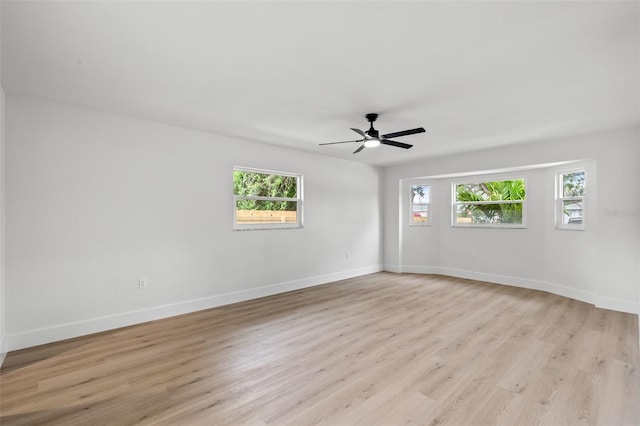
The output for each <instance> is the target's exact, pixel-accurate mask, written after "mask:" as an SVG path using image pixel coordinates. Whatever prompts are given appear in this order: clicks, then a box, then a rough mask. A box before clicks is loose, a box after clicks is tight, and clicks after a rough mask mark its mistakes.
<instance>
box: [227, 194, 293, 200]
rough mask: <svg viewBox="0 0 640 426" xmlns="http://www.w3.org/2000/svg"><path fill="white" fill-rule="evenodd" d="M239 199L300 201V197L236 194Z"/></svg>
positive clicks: (235, 196)
mask: <svg viewBox="0 0 640 426" xmlns="http://www.w3.org/2000/svg"><path fill="white" fill-rule="evenodd" d="M233 197H234V198H235V199H236V201H237V200H256V201H299V200H300V199H299V198H285V197H261V196H252V195H234V196H233Z"/></svg>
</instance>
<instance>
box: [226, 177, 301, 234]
mask: <svg viewBox="0 0 640 426" xmlns="http://www.w3.org/2000/svg"><path fill="white" fill-rule="evenodd" d="M236 171H240V172H248V173H257V174H267V175H277V176H288V177H294V178H296V191H297V197H296V198H289V197H258V196H249V195H235V194H234V195H233V230H234V231H259V230H271V229H301V228H302V227H303V214H302V213H303V204H302V202H303V176H302V174H301V173H292V172H278V171H273V170H265V169H256V168H250V167H243V166H234V167H233V172H234V174H235V172H236ZM239 200H263V201H290V202H295V203H296V223H279V222H275V223H274V222H267V223H251V224H244V223H238V222H237V221H236V219H237V216H236V214H237V205H238V204H237V203H238V201H239Z"/></svg>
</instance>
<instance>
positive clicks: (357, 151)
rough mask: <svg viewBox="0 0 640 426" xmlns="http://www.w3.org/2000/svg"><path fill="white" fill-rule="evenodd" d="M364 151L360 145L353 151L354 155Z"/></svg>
mask: <svg viewBox="0 0 640 426" xmlns="http://www.w3.org/2000/svg"><path fill="white" fill-rule="evenodd" d="M363 149H364V144H362V145H360V147H359V148H358V149H356V150H355V151H353V153H354V154H357V153H359V152H360V151H362V150H363Z"/></svg>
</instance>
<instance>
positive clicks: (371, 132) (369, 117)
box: [365, 113, 380, 138]
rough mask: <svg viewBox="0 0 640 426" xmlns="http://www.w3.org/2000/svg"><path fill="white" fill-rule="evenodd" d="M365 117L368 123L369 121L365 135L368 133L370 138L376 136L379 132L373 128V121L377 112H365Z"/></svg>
mask: <svg viewBox="0 0 640 426" xmlns="http://www.w3.org/2000/svg"><path fill="white" fill-rule="evenodd" d="M365 118H366V119H367V121H368V122H369V123H371V125H370V126H369V130H367V132H366V133H367V135H369V137H372V138H378V137H379V135H380V134H379V133H378V131H377V130H376V129H374V128H373V122H374V121H376V120H377V119H378V114H374V113H371V114H367V115H365Z"/></svg>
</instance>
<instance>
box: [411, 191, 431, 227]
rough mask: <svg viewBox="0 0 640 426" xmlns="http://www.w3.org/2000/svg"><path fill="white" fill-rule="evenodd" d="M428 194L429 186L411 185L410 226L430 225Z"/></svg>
mask: <svg viewBox="0 0 640 426" xmlns="http://www.w3.org/2000/svg"><path fill="white" fill-rule="evenodd" d="M430 192H431V191H430V186H429V185H411V194H410V197H411V209H410V213H411V217H410V219H409V225H410V226H424V225H430V224H431V211H430V207H429V200H430V197H431V194H430Z"/></svg>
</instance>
